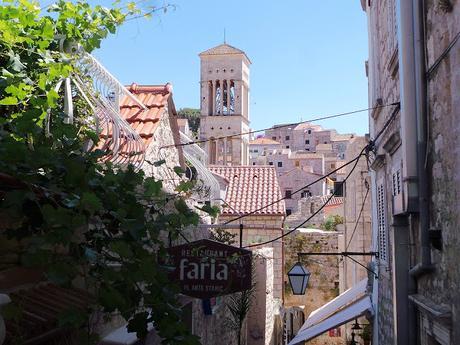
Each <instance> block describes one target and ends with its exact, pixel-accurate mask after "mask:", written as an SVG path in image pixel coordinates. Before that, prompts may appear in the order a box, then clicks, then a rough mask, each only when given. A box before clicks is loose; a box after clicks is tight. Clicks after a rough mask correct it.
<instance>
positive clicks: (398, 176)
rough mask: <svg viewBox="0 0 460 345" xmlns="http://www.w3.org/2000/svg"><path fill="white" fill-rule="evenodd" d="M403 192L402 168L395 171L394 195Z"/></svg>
mask: <svg viewBox="0 0 460 345" xmlns="http://www.w3.org/2000/svg"><path fill="white" fill-rule="evenodd" d="M399 194H401V169H398V170H396V171H395V172H393V196H398V195H399Z"/></svg>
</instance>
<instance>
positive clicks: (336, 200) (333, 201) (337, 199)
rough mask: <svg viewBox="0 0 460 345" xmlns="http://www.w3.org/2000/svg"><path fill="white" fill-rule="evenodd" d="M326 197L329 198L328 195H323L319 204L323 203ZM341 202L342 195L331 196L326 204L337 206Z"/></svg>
mask: <svg viewBox="0 0 460 345" xmlns="http://www.w3.org/2000/svg"><path fill="white" fill-rule="evenodd" d="M327 199H329V195H324V196H322V197H321V204H324V203H325V202H326V201H327ZM342 204H343V197H341V196H333V197H332V199H331V200H330V201H329V202H328V203H327V205H326V207H327V206H339V205H342Z"/></svg>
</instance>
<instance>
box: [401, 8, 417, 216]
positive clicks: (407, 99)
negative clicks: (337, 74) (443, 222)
mask: <svg viewBox="0 0 460 345" xmlns="http://www.w3.org/2000/svg"><path fill="white" fill-rule="evenodd" d="M397 20H398V51H399V79H400V97H401V138H402V155H403V162H404V164H403V177H404V180H403V182H404V187H403V188H404V189H403V190H404V196H405V200H404V201H405V205H406V211H407V212H408V213H414V212H417V210H418V197H419V196H418V190H417V177H418V172H417V102H416V91H415V87H414V86H415V85H416V80H415V75H416V73H415V52H414V26H413V22H414V21H413V6H412V1H411V0H397Z"/></svg>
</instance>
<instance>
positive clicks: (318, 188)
mask: <svg viewBox="0 0 460 345" xmlns="http://www.w3.org/2000/svg"><path fill="white" fill-rule="evenodd" d="M318 177H319V175H318V174H313V173H311V172H308V171H305V170H302V169H300V168H293V169H292V170H291V171H288V172H286V173H284V174H282V175H280V176H279V177H278V182H279V184H280V188H281V194H282V195H283V196H286V191H291V193H292V192H294V191H297V190H299V189H301V188H302V187H304V186H305V185H307V184H310V183H312V182H313V181H315V180H317V179H318ZM322 194H323V183H322V182H317V183H315V184H313V185H312V186H310V187H308V188H306V189H305V191H304V192H298V193H296V194H293V195H291V197H290V198H287V199H285V200H284V202H285V204H286V211H287V210H291V212H292V213H294V212H296V211H297V210H298V204H299V200H300V199H302V198H305V197H307V196H309V195H322Z"/></svg>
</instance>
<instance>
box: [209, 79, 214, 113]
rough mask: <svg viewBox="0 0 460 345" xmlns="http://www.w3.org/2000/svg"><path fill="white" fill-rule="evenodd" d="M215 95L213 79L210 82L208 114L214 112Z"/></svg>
mask: <svg viewBox="0 0 460 345" xmlns="http://www.w3.org/2000/svg"><path fill="white" fill-rule="evenodd" d="M213 109H214V97H213V96H212V80H210V81H209V82H208V115H212V114H213Z"/></svg>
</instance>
